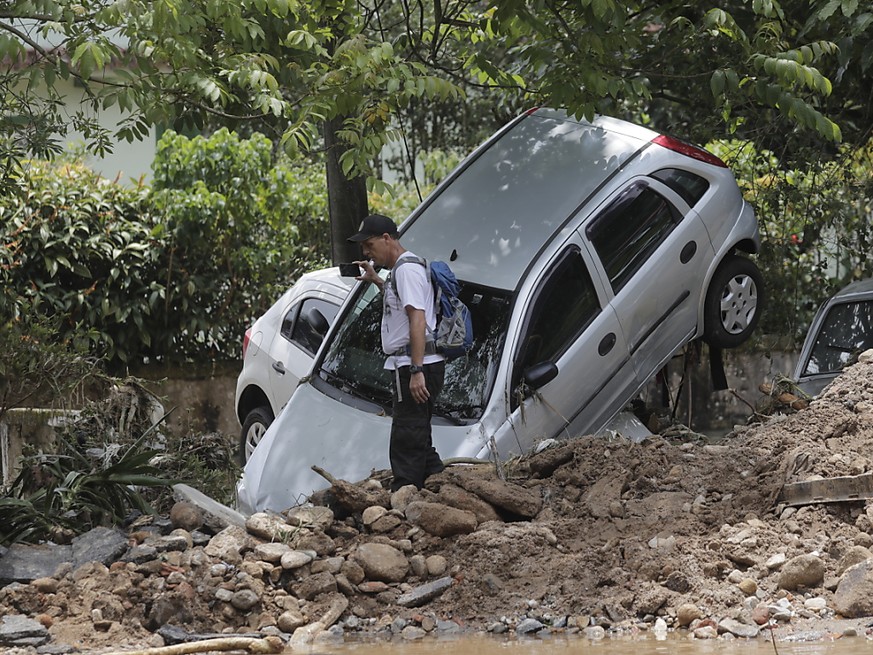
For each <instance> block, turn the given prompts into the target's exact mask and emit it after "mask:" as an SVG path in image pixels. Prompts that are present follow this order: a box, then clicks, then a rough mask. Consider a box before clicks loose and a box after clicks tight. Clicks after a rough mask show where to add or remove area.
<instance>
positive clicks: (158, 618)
mask: <svg viewBox="0 0 873 655" xmlns="http://www.w3.org/2000/svg"><path fill="white" fill-rule="evenodd" d="M790 411H791V413H789V414H785V415H780V416H774V417H771V418H769V419H768V420H767V421H766V422H764V423H761V424H757V425H751V426H743V427H740V428H737V429H736V430H735V432H734V433H733V434H731V435H729V436H728V437H727V438H725V439H723V440H720V441H719V442H718V443H709V442H708V441H707V440H706V439H701V438H695V437H694V436H693V435H692V436H690V437H686V438H685V439H684V440H683V439H681V438H666V437H654V438H650V439H647V440H645V441H643V442H642V443H632V442H629V441H626V440H623V439H595V438H590V437H586V438H580V439H575V440H572V441H566V442H560V443H557V444H556V445H554V446H553V447H551V448H547V449H545V450H543V451H542V452H540V453H538V454H535V455H531V456H527V457H524V458H521V459H519V460H516V461H514V462H511V463H509V464H507V465H505V466H504V467H503V469H502V471H497V470H496V469H495V467H493V466H490V465H488V466H457V467H456V466H451V467H449V468H447V470H446V471H445V472H443V473H441V474H439V475H438V476H434V477H432V478H430V479H429V480H428V485H427V488H426V489H425V490H422V491H421V492H418V493H413V491H412V490H410V489H407V490H406V491H401V492H398V494H399V495H398V494H395V495H394V496H392V497H389V496H388V494H386V493H384V492H383V490H382V489H381V487H380V486H379V483H378V482H377V481H376V480H370V481H369V482H368V483H366V484H362V485H357V486H359V487H360V489H361V493H362V494H363V495H362V497H364V498H368V497H369V498H373V499H376V500H373V501H372V502H373V503H374V504H372V505H370V506H369V507H366V508H365V509H363V511H361V507H363V505H362V506H359V507H356V508H355V510H354V511H345V512H343V511H342V510H341V509H340V508H336V507H334V508H333V510H335V511H327V510H326V509H323V508H322V509H319V508H317V507H316V508H297V509H296V510H291V511H290V512H289V513H288V515H287V516H283V517H275V516H269V515H256V516H255V517H251V518H250V519H249V522H247V524H246V527H247V530H246V529H243V528H241V527H234V526H231V527H228V528H226V529H224V530H222V531H220V532H218V533H217V534H215V535H210V534H204V533H203V530H204V529H205V528H203V527H202V526H200V527H199V528H198V526H199V523H198V522H197V521H193V522H192V521H190V520H189V521H188V524H187V525H186V528H187V529H182V528H180V527H178V525H177V526H176V529H175V530H174V531H173V532H170V529H172V528H173V527H174V526H172V525H169V526H167V528H168V529H167V530H165V531H164V532H163V534H158V533H157V532H152V533H148V532H144V531H143V530H140V531H139V533H138V534H132V535H131V546H132V547H131V549H130V551H128V553H127V554H126V555H125V557H124V558H122V560H120V561H118V562H115V563H112V564H110V565H109V566H103V565H100V564H91V565H88V566H90V567H91V568H89V569H87V570H86V571H85V572H84V573H83V569H77V570H72V571H70V570H66V571H63V570H62V571H59V572H57V573H56V574H55V575H54V576H53V579H54V580H55V582H54V583H52V582H51V581H46V580H44V579H43V580H39V581H34V582H32V583H30V584H13V585H7V586H6V587H5V588H3V589H0V615H12V614H20V615H24V616H28V617H38V618H39V620H40V621H41V622H42V624H43V625H48V626H50V627H49V628H48V634H49V636H50V638H51V639H52V640H53V641H55V642H57V643H68V644H79V645H82V644H86V645H89V646H92V647H94V646H101V645H104V644H107V645H108V644H110V643H116V644H117V643H118V641H117V639H118V635H119V634H122V633H123V634H126V635H130V636H131V637H132V638H133V640H134V641H139V642H141V643H146V642H147V643H152V642H156V643H157V642H160V643H163V642H164V641H166V635H165V636H164V637H159V636H156V635H154V634H153V631H159V630H160V628H161V627H162V626H166V625H168V624H169V625H175V626H178V627H181V628H183V629H184V630H187V631H189V632H224V633H231V632H234V633H236V632H245V631H254V630H258V631H261V632H268V633H269V632H273V633H277V634H280V635H285V636H286V637H287V636H290V635H292V634H294V633H295V631H297V632H299V631H303V630H306V629H307V626H312V625H313V624H315V623H316V622H318V621H321V623H320V624H318V626H317V627H318V631H321V632H322V637H324V638H334V639H342V638H349V637H350V636H358V637H360V636H378V635H379V634H381V633H383V632H384V631H390V632H392V633H399V634H401V635H403V636H404V637H406V638H410V639H413V638H418V637H420V636H423V635H425V634H427V633H429V632H446V631H456V630H459V629H470V630H476V631H489V632H494V633H503V632H508V631H516V632H524V633H530V632H537V631H539V630H542V629H549V630H551V631H568V632H580V631H584V632H585V634H587V635H588V636H589V637H596V636H597V635H598V631H601V632H602V631H603V630H609V629H612V630H634V631H636V630H640V629H652V630H659V629H666V628H672V629H680V628H681V629H688V630H690V631H693V632H694V634H695V636H697V637H714V636H717V635H718V634H721V633H725V632H730V633H732V634H734V635H738V636H749V637H752V636H755V635H756V634H758V631H759V629H760V626H762V625H767V624H769V623H772V622H777V625H778V629H779V631H780V634H781V635H782V636H783V637H784V636H786V635H787V634H788V633H792V632H793V633H798V632H799V631H801V630H803V629H816V630H818V632H815V633H813V634H815V635H818V636H821V635H822V634H823V632H822V631H824V630H833V629H835V627H834V626H835V625H836V624H835V623H834V621H835V620H836V619H837V618H840V617H850V618H853V619H854V620H856V621H859V620H863V618H864V617H865V616H869V615H873V607H868V606H867V605H865V604H864V602H863V596H864V592H863V589H864V587H863V585H862V586H861V587H860V590H861V591H860V592H858V593H859V594H860V596H861V597H862V600H858V599H857V598H855V597H853V596H852V593H853V588H852V587H853V584H854V583H853V582H852V580H854V579H858V578H859V577H860V579H862V582H863V583H864V584H868V583H869V581H868V580H867V579H866V578H864V576H865V575H866V569H865V568H864V567H867V566H870V567H871V568H873V559H871V558H873V553H870V551H869V550H868V549H869V548H870V547H871V546H873V536H871V533H873V504H871V503H869V502H868V501H866V500H864V499H858V500H848V501H841V502H811V503H809V504H806V505H799V506H789V505H788V504H787V503H786V502H784V501H782V500H781V499H780V494H781V493H783V486H784V485H785V484H786V483H795V482H801V481H807V480H810V479H816V478H819V477H823V478H831V477H835V476H857V475H860V474H863V473H868V472H870V471H871V462H870V459H869V457H870V453H873V364H871V363H870V358H869V357H862V361H861V362H860V363H858V364H856V365H855V366H853V367H851V368H849V369H847V371H846V372H845V373H844V374H843V375H842V376H841V377H840V378H839V379H838V380H837V381H835V383H834V384H832V385H831V386H830V387H829V388H828V389H827V390H826V391H825V392H824V393H823V394H822V395H821V396H820V397H819V398H817V399H815V400H814V401H812V402H810V403H809V405H808V407H806V408H804V409H801V410H797V411H796V410H790ZM501 474H502V475H501ZM355 486H356V485H348V487H349V489H344V491H345V492H348V491H351V493H353V494H354V493H355V489H354V487H355ZM368 488H369V491H365V489H368ZM349 502H350V501H349ZM366 504H368V503H364V505H366ZM179 537H182V539H181V543H182V544H183V545H181V546H169V545H167V544H168V543H169V541H168V540H171V539H173V538H175V540H176V541H175V543H180V539H179ZM161 540H163V541H161ZM186 540H187V541H186ZM155 544H161V547H162V548H164V549H163V550H161V549H160V548H157V547H155ZM373 545H376V547H373ZM365 546H366V547H365ZM149 547H151V548H152V550H149ZM853 564H854V565H855V566H854V567H853V566H852V565H853ZM850 572H853V573H851V575H850ZM852 576H854V578H852ZM871 576H873V574H871ZM849 578H852V579H849ZM871 579H873V578H871ZM855 582H857V580H855ZM856 586H857V585H856ZM866 595H867V596H869V594H866ZM95 610H99V611H96V612H95ZM326 616H329V617H330V618H329V620H328V619H326V618H325V617H326ZM331 626H332V627H331ZM858 628H860V624H857V628H856V629H858ZM860 629H861V630H863V628H860ZM314 632H316V631H314V630H313V629H311V627H310V629H309V635H308V637H309V638H311V637H312V636H313V634H314ZM0 639H2V634H0Z"/></svg>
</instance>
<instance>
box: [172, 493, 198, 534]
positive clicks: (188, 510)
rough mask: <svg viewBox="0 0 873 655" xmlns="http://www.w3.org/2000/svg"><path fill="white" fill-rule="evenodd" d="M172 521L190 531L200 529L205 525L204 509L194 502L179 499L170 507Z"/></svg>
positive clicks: (177, 526) (174, 525) (178, 526)
mask: <svg viewBox="0 0 873 655" xmlns="http://www.w3.org/2000/svg"><path fill="white" fill-rule="evenodd" d="M170 523H172V524H173V527H176V528H182V529H183V530H187V531H188V532H192V531H194V530H199V529H200V528H201V527H203V511H202V510H201V509H200V508H199V507H197V505H195V504H194V503H190V502H188V501H185V500H182V501H179V502H178V503H175V504H174V505H173V506H172V507H171V508H170Z"/></svg>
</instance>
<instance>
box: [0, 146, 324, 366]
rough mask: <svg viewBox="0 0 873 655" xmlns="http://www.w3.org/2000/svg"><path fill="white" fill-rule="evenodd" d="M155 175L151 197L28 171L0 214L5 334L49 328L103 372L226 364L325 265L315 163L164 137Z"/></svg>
mask: <svg viewBox="0 0 873 655" xmlns="http://www.w3.org/2000/svg"><path fill="white" fill-rule="evenodd" d="M154 169H155V187H154V191H152V190H150V189H148V188H145V187H138V188H127V187H124V186H122V185H119V184H116V183H113V182H111V181H108V180H105V179H103V178H100V177H99V176H98V175H96V174H94V173H93V172H91V171H90V170H88V169H87V168H85V167H84V166H82V165H81V164H58V165H52V164H47V163H45V162H37V161H34V162H31V163H30V164H29V166H28V168H27V176H26V177H25V178H24V179H23V180H22V184H21V190H20V192H19V193H18V194H16V195H13V196H11V197H7V198H6V199H5V201H4V202H2V203H0V282H2V287H0V289H2V293H0V310H2V316H3V317H4V321H7V322H8V321H13V320H14V321H22V320H24V319H25V318H26V317H28V316H31V315H36V314H42V315H46V316H48V317H50V318H51V320H52V321H53V323H52V325H53V326H54V327H55V329H56V331H57V334H58V337H59V342H60V343H71V344H73V343H74V345H75V346H76V347H78V348H79V349H80V351H82V352H84V351H85V350H89V351H90V352H91V353H92V354H95V355H98V356H101V357H103V358H104V361H105V363H106V364H107V366H109V367H110V369H111V370H122V369H123V368H124V367H126V366H129V365H135V364H138V363H141V362H154V361H165V362H169V361H190V360H192V359H201V360H202V359H204V358H207V359H208V358H211V359H217V360H222V359H225V360H226V359H233V358H236V357H237V356H238V354H239V345H240V341H241V338H242V335H243V333H244V332H245V329H246V328H247V327H248V326H249V325H250V324H251V322H252V321H253V320H254V318H256V317H257V316H259V315H260V314H262V313H263V312H264V311H265V310H266V309H267V308H268V307H269V306H270V305H271V304H272V303H273V301H274V300H275V298H276V297H277V296H278V295H280V294H281V292H283V291H284V290H285V289H286V288H287V287H288V286H290V285H291V284H292V283H293V281H294V280H296V279H297V277H299V275H300V274H301V273H303V272H305V271H308V270H312V269H314V268H319V267H321V266H324V265H326V264H327V261H328V259H327V258H328V253H329V241H328V219H327V200H326V192H325V189H324V179H323V174H322V172H321V167H320V166H319V165H318V164H317V163H315V164H309V163H305V162H301V163H296V164H292V163H291V162H290V161H289V160H288V159H287V158H286V157H284V156H283V155H281V154H280V155H274V153H273V151H272V144H271V143H270V142H269V141H268V140H267V139H266V138H264V137H263V136H261V135H255V136H253V137H252V138H251V139H248V140H243V139H240V138H239V137H237V136H236V135H233V134H231V133H229V132H228V131H227V130H220V131H219V132H217V133H216V134H214V135H212V136H211V137H209V138H203V137H198V138H195V139H188V138H186V137H183V136H180V135H177V134H175V133H174V132H168V133H166V134H165V135H164V138H163V139H162V140H161V142H160V144H159V148H158V154H157V158H156V160H155V164H154ZM22 325H25V324H22ZM21 329H24V328H21ZM9 339H10V341H9V343H12V342H14V341H15V340H14V339H13V338H12V337H9Z"/></svg>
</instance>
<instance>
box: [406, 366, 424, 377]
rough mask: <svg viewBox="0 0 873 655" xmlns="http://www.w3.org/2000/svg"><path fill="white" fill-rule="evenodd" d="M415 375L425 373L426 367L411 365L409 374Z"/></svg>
mask: <svg viewBox="0 0 873 655" xmlns="http://www.w3.org/2000/svg"><path fill="white" fill-rule="evenodd" d="M413 373H424V366H416V365H415V364H410V365H409V374H410V375H412V374H413Z"/></svg>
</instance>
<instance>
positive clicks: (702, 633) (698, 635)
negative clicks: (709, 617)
mask: <svg viewBox="0 0 873 655" xmlns="http://www.w3.org/2000/svg"><path fill="white" fill-rule="evenodd" d="M692 634H693V635H694V638H695V639H717V638H718V630H716V629H715V628H714V627H713V626H711V625H704V626H700V627H699V628H695V629H694V632H693V633H692Z"/></svg>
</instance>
